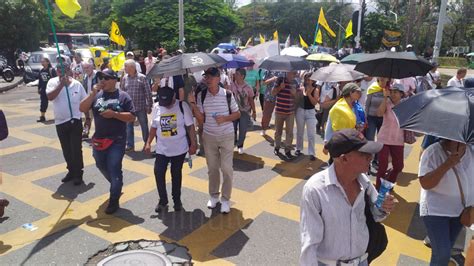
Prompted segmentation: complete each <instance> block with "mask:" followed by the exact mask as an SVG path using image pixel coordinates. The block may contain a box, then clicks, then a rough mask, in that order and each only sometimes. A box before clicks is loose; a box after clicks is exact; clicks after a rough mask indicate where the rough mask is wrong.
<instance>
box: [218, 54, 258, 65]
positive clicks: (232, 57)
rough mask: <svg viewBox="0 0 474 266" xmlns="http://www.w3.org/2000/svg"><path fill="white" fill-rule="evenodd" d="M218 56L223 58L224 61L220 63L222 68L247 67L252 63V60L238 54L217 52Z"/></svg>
mask: <svg viewBox="0 0 474 266" xmlns="http://www.w3.org/2000/svg"><path fill="white" fill-rule="evenodd" d="M218 56H220V57H222V58H224V59H225V60H226V63H225V64H224V65H222V67H224V68H239V67H248V66H251V65H253V64H254V63H253V62H250V60H248V59H247V58H246V57H245V56H243V55H238V54H218Z"/></svg>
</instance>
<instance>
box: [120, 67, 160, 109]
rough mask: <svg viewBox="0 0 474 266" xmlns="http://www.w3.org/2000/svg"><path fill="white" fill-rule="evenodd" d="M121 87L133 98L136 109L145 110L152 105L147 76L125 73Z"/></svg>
mask: <svg viewBox="0 0 474 266" xmlns="http://www.w3.org/2000/svg"><path fill="white" fill-rule="evenodd" d="M120 88H121V89H122V90H123V91H125V92H127V93H128V94H129V95H130V97H131V98H132V101H133V105H134V106H135V111H143V110H146V109H147V108H150V109H151V107H152V105H153V100H152V98H151V89H150V84H149V83H148V81H147V80H146V76H145V75H143V74H140V73H137V74H136V75H135V76H134V77H131V76H129V75H125V76H124V77H123V78H122V81H121V82H120Z"/></svg>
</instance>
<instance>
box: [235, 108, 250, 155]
mask: <svg viewBox="0 0 474 266" xmlns="http://www.w3.org/2000/svg"><path fill="white" fill-rule="evenodd" d="M250 122H251V121H250V115H249V114H248V113H247V112H240V118H239V119H237V120H235V121H234V134H235V140H236V144H237V148H243V147H244V141H245V137H246V135H247V130H248V129H249V127H250ZM237 127H239V134H238V135H237Z"/></svg>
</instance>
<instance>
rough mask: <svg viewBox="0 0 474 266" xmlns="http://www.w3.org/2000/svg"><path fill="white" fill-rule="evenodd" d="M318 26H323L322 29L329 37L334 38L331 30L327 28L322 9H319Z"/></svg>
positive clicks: (334, 35)
mask: <svg viewBox="0 0 474 266" xmlns="http://www.w3.org/2000/svg"><path fill="white" fill-rule="evenodd" d="M318 24H319V25H321V26H323V28H324V29H325V30H326V31H327V32H329V35H331V36H332V37H336V33H334V31H333V30H331V28H330V27H329V24H328V22H327V21H326V17H324V11H323V8H322V7H321V9H320V10H319V18H318Z"/></svg>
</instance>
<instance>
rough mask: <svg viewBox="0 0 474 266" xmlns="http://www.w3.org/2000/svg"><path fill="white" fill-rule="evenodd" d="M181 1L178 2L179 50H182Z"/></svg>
mask: <svg viewBox="0 0 474 266" xmlns="http://www.w3.org/2000/svg"><path fill="white" fill-rule="evenodd" d="M183 9H184V7H183V0H178V21H179V37H178V39H179V49H184V46H185V45H184V14H183V13H184V11H183Z"/></svg>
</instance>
